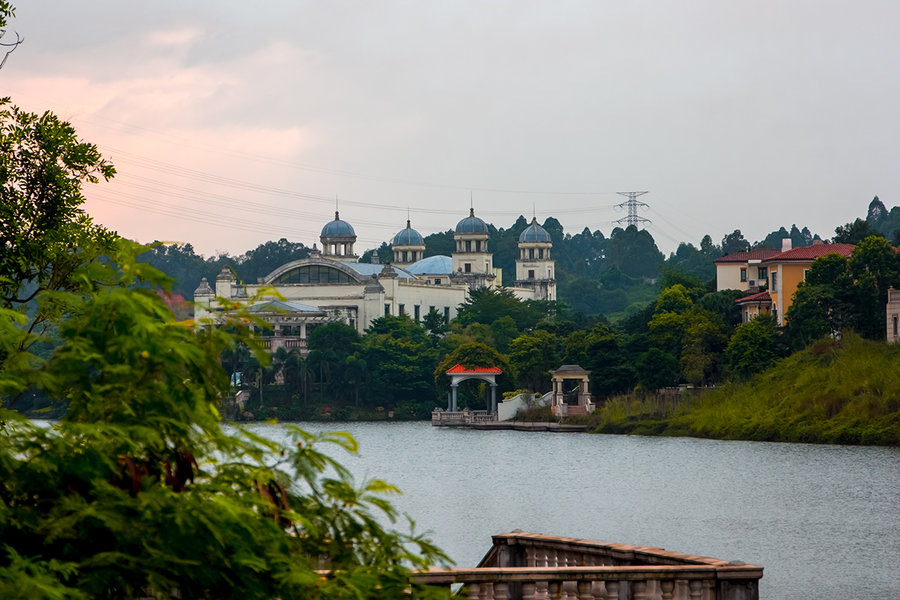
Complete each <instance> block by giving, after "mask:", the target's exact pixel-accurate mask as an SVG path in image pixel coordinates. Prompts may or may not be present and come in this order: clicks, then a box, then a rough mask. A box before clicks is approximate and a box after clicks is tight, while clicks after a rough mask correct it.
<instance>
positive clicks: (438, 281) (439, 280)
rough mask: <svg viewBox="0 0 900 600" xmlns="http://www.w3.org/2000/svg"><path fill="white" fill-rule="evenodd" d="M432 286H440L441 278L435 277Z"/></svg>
mask: <svg viewBox="0 0 900 600" xmlns="http://www.w3.org/2000/svg"><path fill="white" fill-rule="evenodd" d="M434 285H441V278H440V277H435V278H434Z"/></svg>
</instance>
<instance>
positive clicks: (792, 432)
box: [587, 334, 900, 446]
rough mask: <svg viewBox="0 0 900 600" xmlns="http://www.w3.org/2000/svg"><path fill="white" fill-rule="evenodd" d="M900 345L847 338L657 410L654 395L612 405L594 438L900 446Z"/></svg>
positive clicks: (598, 419)
mask: <svg viewBox="0 0 900 600" xmlns="http://www.w3.org/2000/svg"><path fill="white" fill-rule="evenodd" d="M898 364H900V347H895V346H888V345H886V344H884V343H878V342H871V341H867V340H863V339H861V338H859V337H858V336H856V335H853V334H848V335H846V336H844V338H843V339H842V340H829V341H822V342H819V343H817V344H814V345H813V346H811V347H810V348H809V349H807V350H805V351H803V352H799V353H797V354H794V355H792V356H790V357H788V358H786V359H783V360H782V361H780V362H779V363H778V364H777V365H776V366H775V367H773V368H772V369H770V370H768V371H766V372H765V373H762V374H760V375H759V376H757V377H755V378H753V379H751V380H750V381H748V382H746V383H738V384H728V385H726V386H723V387H720V388H717V389H715V390H711V391H707V392H704V393H702V394H699V395H698V396H696V397H695V398H692V399H690V400H687V401H684V402H679V403H673V404H672V405H671V406H670V407H664V408H663V409H662V410H661V409H660V404H659V402H658V401H657V399H656V397H647V396H629V397H624V398H619V399H613V400H611V401H609V402H608V403H607V404H606V405H605V406H604V407H603V408H602V409H601V410H599V411H597V412H596V413H595V414H593V415H591V417H590V419H589V420H588V421H587V423H588V424H589V425H590V429H591V431H592V432H594V433H630V434H641V435H665V436H690V437H701V438H712V439H726V440H749V441H775V442H807V443H820V444H857V445H878V446H900V370H898V369H897V365H898Z"/></svg>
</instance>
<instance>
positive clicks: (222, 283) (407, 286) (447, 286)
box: [194, 210, 556, 352]
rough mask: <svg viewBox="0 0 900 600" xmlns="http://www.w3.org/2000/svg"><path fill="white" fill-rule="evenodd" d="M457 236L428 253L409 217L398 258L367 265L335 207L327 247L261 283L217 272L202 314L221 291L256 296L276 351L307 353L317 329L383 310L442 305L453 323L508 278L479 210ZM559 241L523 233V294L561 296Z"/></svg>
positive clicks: (418, 310)
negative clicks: (478, 296) (445, 247)
mask: <svg viewBox="0 0 900 600" xmlns="http://www.w3.org/2000/svg"><path fill="white" fill-rule="evenodd" d="M453 237H454V240H455V242H456V248H455V251H454V252H453V253H452V256H429V257H427V258H426V257H425V256H424V254H425V238H424V237H423V236H422V235H421V234H420V233H419V232H418V231H416V230H415V229H413V228H412V226H411V223H410V221H409V220H407V222H406V228H404V229H402V230H400V231H399V232H398V233H397V234H396V235H395V236H394V237H393V239H392V240H391V249H392V251H393V254H394V262H393V264H387V265H382V264H377V263H375V264H370V263H360V262H358V260H359V258H358V256H357V255H356V253H355V251H354V244H355V243H356V232H355V230H354V229H353V226H352V225H350V223H348V222H346V221H343V220H341V218H340V215H339V214H338V212H337V211H335V213H334V220H333V221H330V222H329V223H327V224H326V225H325V226H324V227H323V228H322V232H321V235H320V237H319V241H320V243H321V244H322V250H321V251H319V250H317V249H316V247H315V245H313V250H312V252H311V253H310V256H309V257H308V258H304V259H300V260H296V261H292V262H290V263H287V264H285V265H282V266H280V267H278V268H277V269H275V270H274V271H272V272H271V273H269V274H268V275H267V276H265V277H261V278H260V279H259V281H258V282H256V283H239V282H237V281H235V279H234V276H233V275H232V274H231V272H230V271H228V270H223V272H222V273H220V274H219V275H218V276H217V277H216V282H215V289H214V290H213V289H212V287H211V286H210V285H209V284H208V282H206V281H205V280H204V281H202V282H201V284H200V286H199V287H198V288H197V289H196V290H195V292H194V302H195V316H196V317H197V318H198V319H202V318H207V317H215V316H216V315H221V314H222V312H223V309H221V308H219V307H218V303H217V300H216V298H217V297H219V298H226V299H228V300H229V301H239V302H248V301H249V302H252V303H253V306H252V308H251V310H253V311H254V312H255V313H256V314H257V315H258V316H260V317H262V318H263V319H264V320H266V321H267V322H269V323H270V324H271V325H272V327H273V330H272V331H271V332H266V334H265V338H264V339H265V343H266V346H267V347H268V349H269V350H270V351H272V352H274V351H275V350H277V349H278V348H279V347H284V348H286V349H289V350H290V349H293V348H298V349H300V350H301V351H303V352H305V350H306V340H307V336H308V335H309V333H310V331H312V329H313V328H314V327H316V326H318V325H320V324H323V323H329V322H333V321H342V322H344V323H346V324H348V325H350V326H352V327H355V328H356V329H357V330H358V331H359V332H360V333H363V332H364V331H365V330H366V329H367V328H368V327H369V326H370V325H371V323H372V321H374V320H375V319H377V318H378V317H381V316H383V315H403V314H408V315H409V316H410V317H412V318H413V319H414V320H416V321H421V320H422V318H423V317H424V316H425V315H427V314H428V313H429V312H430V311H431V310H435V311H437V312H438V313H439V314H440V315H442V316H443V317H444V318H445V319H446V320H447V321H448V322H449V321H450V320H452V319H453V318H455V317H456V312H457V308H458V307H459V305H460V304H462V303H463V302H465V300H466V298H467V297H468V294H469V291H470V290H474V289H478V288H482V287H488V286H499V285H500V282H501V280H502V274H501V273H500V269H494V267H493V255H492V254H491V252H490V250H489V248H488V238H489V230H488V226H487V224H485V222H484V221H483V220H481V219H480V218H478V217H476V216H475V211H474V210H470V211H469V216H468V217H466V218H464V219H463V220H461V221H460V222H459V223H458V224H457V225H456V230H455V232H454V236H453ZM551 245H552V244H551V243H550V236H549V234H548V233H547V232H546V230H544V229H543V228H542V227H541V226H540V225H538V224H537V221H536V220H534V221H533V222H532V224H531V226H530V227H529V228H528V229H527V230H526V231H525V232H523V233H522V235H521V236H520V238H519V249H520V250H519V252H520V257H519V259H518V260H517V261H516V287H514V288H512V290H513V292H514V293H515V294H516V296H517V297H519V298H521V299H542V300H555V299H556V285H555V280H554V279H553V277H554V272H553V271H554V267H553V262H552V260H551V259H550V247H551ZM267 289H274V290H277V292H278V294H279V295H280V296H281V299H276V298H275V297H274V295H271V296H270V297H265V292H264V291H265V290H267ZM260 294H263V297H260Z"/></svg>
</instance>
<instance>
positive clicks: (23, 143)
mask: <svg viewBox="0 0 900 600" xmlns="http://www.w3.org/2000/svg"><path fill="white" fill-rule="evenodd" d="M8 7H9V5H8V4H7V5H6V10H7V11H8V10H9V8H8ZM2 12H3V7H2V6H0V14H2ZM114 174H115V169H114V168H113V166H112V165H111V164H110V163H108V162H107V161H105V160H104V159H103V158H102V157H101V156H100V153H99V151H98V150H97V147H96V146H94V145H93V144H88V143H85V142H82V141H79V140H78V137H77V135H76V133H75V130H74V129H73V128H72V126H71V125H69V124H68V123H65V122H64V121H60V120H59V119H58V118H57V117H56V116H55V115H53V114H51V113H49V112H48V113H44V114H43V115H40V116H39V115H36V114H33V113H28V112H24V111H21V110H19V109H18V108H17V107H15V106H12V105H11V104H10V100H9V98H2V99H0V306H5V307H15V306H20V305H22V304H25V303H28V302H30V301H32V300H33V299H35V298H36V297H37V296H38V294H40V293H41V292H42V291H45V290H63V289H74V288H73V286H74V284H73V281H74V278H73V274H74V272H75V270H76V269H77V268H78V267H79V266H80V265H82V264H83V263H85V262H90V261H93V260H97V258H98V256H100V255H102V254H104V253H105V252H108V251H110V250H111V248H112V244H113V243H114V240H115V235H114V234H113V233H112V232H110V231H107V230H106V229H105V228H103V227H100V226H99V225H95V224H94V223H93V222H92V221H91V219H90V217H89V216H88V215H87V214H86V213H85V212H84V210H83V209H82V208H81V204H83V203H84V196H83V195H82V192H81V186H82V184H83V183H96V182H98V181H99V180H100V179H109V178H110V177H112V176H113V175H114ZM42 308H43V309H45V310H42V311H40V312H39V313H38V318H37V321H38V322H40V321H42V320H44V319H45V318H49V317H51V316H52V315H48V314H47V313H46V309H49V308H50V306H49V304H45V305H44V306H43V307H42Z"/></svg>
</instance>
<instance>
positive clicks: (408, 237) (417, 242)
mask: <svg viewBox="0 0 900 600" xmlns="http://www.w3.org/2000/svg"><path fill="white" fill-rule="evenodd" d="M424 245H425V238H423V237H422V234H421V233H419V232H418V231H416V230H415V229H413V228H412V227H410V225H409V219H407V220H406V229H404V230H402V231H400V233H398V234H397V235H395V236H394V239H393V240H392V241H391V246H424Z"/></svg>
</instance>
